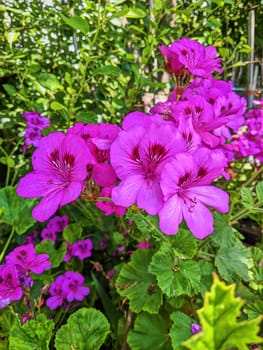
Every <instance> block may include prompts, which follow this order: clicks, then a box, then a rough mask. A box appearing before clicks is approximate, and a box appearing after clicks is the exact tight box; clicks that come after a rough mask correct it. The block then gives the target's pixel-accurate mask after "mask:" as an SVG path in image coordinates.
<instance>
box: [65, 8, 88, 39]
mask: <svg viewBox="0 0 263 350" xmlns="http://www.w3.org/2000/svg"><path fill="white" fill-rule="evenodd" d="M60 17H61V18H62V19H63V21H64V22H65V23H66V24H67V25H69V26H70V27H71V28H73V29H78V30H79V31H80V32H81V33H83V34H87V33H88V31H89V24H88V22H87V21H86V20H85V19H83V18H82V17H80V16H72V17H66V16H64V15H63V14H62V13H61V14H60Z"/></svg>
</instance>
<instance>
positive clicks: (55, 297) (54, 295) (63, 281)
mask: <svg viewBox="0 0 263 350" xmlns="http://www.w3.org/2000/svg"><path fill="white" fill-rule="evenodd" d="M49 293H50V297H49V298H48V299H47V300H46V305H47V306H48V307H49V308H50V309H51V310H55V309H57V308H58V307H60V306H64V305H66V303H67V302H68V303H71V302H72V301H74V300H77V301H82V300H83V299H84V298H85V296H87V295H89V293H90V289H89V288H88V287H85V286H84V277H83V276H82V275H81V274H80V273H78V272H74V271H67V272H66V273H65V274H63V275H60V276H58V277H57V278H56V280H55V281H54V282H52V283H51V284H50V287H49Z"/></svg>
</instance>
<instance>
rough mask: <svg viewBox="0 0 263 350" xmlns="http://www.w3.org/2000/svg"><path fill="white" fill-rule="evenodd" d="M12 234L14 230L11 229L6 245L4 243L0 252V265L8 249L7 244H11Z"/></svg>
mask: <svg viewBox="0 0 263 350" xmlns="http://www.w3.org/2000/svg"><path fill="white" fill-rule="evenodd" d="M14 234H15V228H14V227H12V231H11V233H10V235H9V237H8V239H7V241H6V243H5V246H4V248H3V249H2V252H1V254H0V263H1V262H2V260H3V259H4V256H5V253H6V251H7V249H8V247H9V244H10V243H11V241H12V239H13V237H14Z"/></svg>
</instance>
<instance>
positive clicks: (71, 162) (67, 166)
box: [17, 132, 90, 222]
mask: <svg viewBox="0 0 263 350" xmlns="http://www.w3.org/2000/svg"><path fill="white" fill-rule="evenodd" d="M89 161H90V159H89V153H88V150H87V147H86V144H85V141H84V140H83V139H82V138H81V137H79V136H76V135H64V134H63V133H61V132H54V133H52V134H49V135H48V136H46V137H44V138H42V140H41V141H40V143H39V147H38V149H37V150H36V151H35V152H34V154H33V158H32V165H33V171H32V172H31V173H29V174H27V175H25V176H24V177H23V178H22V179H21V180H20V181H19V184H18V187H17V193H18V195H19V196H21V197H26V198H34V197H43V198H42V199H41V201H40V203H39V204H38V205H37V206H36V207H35V208H34V209H33V212H32V216H33V218H34V219H36V220H38V221H40V222H43V221H46V220H47V219H49V218H50V217H51V216H52V215H53V214H54V213H55V212H56V211H57V209H58V208H59V206H64V205H66V204H68V203H70V202H73V201H75V200H76V199H77V198H78V197H79V196H80V194H81V192H82V189H83V187H84V180H85V179H86V177H87V164H88V163H89Z"/></svg>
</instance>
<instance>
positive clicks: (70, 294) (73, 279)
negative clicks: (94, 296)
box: [63, 271, 90, 302]
mask: <svg viewBox="0 0 263 350" xmlns="http://www.w3.org/2000/svg"><path fill="white" fill-rule="evenodd" d="M64 278H65V279H64V283H63V290H64V292H65V295H66V299H67V301H68V302H72V301H73V300H78V301H81V300H83V299H84V298H85V296H87V295H88V294H89V293H90V289H89V288H88V287H85V286H84V277H83V276H82V275H81V274H80V273H78V272H73V271H67V272H66V273H65V275H64Z"/></svg>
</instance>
